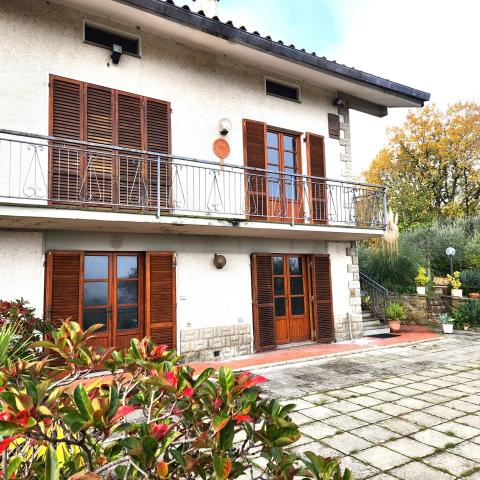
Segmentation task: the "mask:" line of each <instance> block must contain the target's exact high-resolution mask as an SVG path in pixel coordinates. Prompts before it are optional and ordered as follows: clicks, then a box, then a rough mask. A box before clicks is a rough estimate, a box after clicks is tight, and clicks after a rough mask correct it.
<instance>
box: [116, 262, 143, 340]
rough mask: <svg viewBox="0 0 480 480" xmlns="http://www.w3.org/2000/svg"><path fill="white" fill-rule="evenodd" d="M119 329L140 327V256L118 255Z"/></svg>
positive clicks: (117, 299)
mask: <svg viewBox="0 0 480 480" xmlns="http://www.w3.org/2000/svg"><path fill="white" fill-rule="evenodd" d="M116 272H117V278H116V320H117V331H119V330H132V329H135V328H138V326H139V321H138V279H139V277H138V257H137V256H136V255H118V256H117V265H116Z"/></svg>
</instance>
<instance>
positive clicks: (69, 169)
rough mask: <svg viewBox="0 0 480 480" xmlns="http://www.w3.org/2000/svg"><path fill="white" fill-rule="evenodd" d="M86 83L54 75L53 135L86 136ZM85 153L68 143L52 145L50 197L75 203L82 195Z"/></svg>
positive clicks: (51, 121)
mask: <svg viewBox="0 0 480 480" xmlns="http://www.w3.org/2000/svg"><path fill="white" fill-rule="evenodd" d="M82 96H83V84H82V83H81V82H77V81H75V80H68V79H64V78H58V77H53V76H51V77H50V135H52V136H55V137H59V138H68V139H71V140H83V112H82ZM81 162H82V153H81V150H80V149H79V148H73V149H72V147H71V146H69V145H68V144H66V145H65V144H60V143H58V144H53V145H52V148H51V149H50V182H49V184H50V185H49V189H50V195H49V196H50V198H51V199H52V200H53V201H54V202H53V203H58V202H55V201H56V200H62V201H63V203H65V202H67V203H69V204H70V203H71V204H75V203H76V202H77V201H78V199H79V189H80V186H81V183H82V176H81Z"/></svg>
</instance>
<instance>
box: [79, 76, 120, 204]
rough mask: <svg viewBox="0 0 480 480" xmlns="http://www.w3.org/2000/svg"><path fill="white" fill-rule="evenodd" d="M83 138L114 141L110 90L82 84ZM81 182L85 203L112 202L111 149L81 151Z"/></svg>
mask: <svg viewBox="0 0 480 480" xmlns="http://www.w3.org/2000/svg"><path fill="white" fill-rule="evenodd" d="M85 103H86V105H85V120H86V121H85V133H86V136H85V139H86V140H87V141H89V142H93V143H104V144H106V145H112V144H113V143H114V131H113V91H112V90H110V89H109V88H103V87H98V86H96V85H89V84H87V85H86V102H85ZM84 171H85V177H84V178H85V181H84V182H83V185H82V198H84V199H85V200H86V201H87V202H88V203H93V204H96V203H98V204H100V205H102V204H111V203H112V202H114V198H115V192H114V190H113V189H114V181H113V179H114V175H115V173H114V172H115V155H114V153H113V151H112V150H108V149H102V148H100V147H95V148H89V149H88V152H86V154H85V169H84Z"/></svg>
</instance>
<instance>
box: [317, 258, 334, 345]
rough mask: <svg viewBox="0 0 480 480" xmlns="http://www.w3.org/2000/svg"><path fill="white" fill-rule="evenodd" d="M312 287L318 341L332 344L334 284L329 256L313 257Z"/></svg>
mask: <svg viewBox="0 0 480 480" xmlns="http://www.w3.org/2000/svg"><path fill="white" fill-rule="evenodd" d="M312 287H313V314H314V319H315V333H316V340H317V342H319V343H330V342H332V341H333V340H334V331H333V307H332V282H331V275H330V257H329V256H328V255H313V257H312Z"/></svg>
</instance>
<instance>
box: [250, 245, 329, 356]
mask: <svg viewBox="0 0 480 480" xmlns="http://www.w3.org/2000/svg"><path fill="white" fill-rule="evenodd" d="M251 255H252V256H264V257H265V256H268V257H270V258H271V259H272V283H273V257H277V256H278V257H281V256H283V257H285V256H299V257H304V258H305V264H306V265H305V266H306V269H307V270H306V272H305V281H304V283H305V284H306V286H307V292H305V304H306V305H305V308H306V309H308V315H306V316H307V317H308V320H309V327H310V340H311V341H316V340H315V337H314V328H315V324H314V312H313V308H312V301H313V283H312V278H311V277H312V272H311V268H310V266H311V260H312V258H313V255H311V254H307V253H277V252H275V253H270V252H252V254H251ZM325 256H327V257H328V256H329V255H325ZM255 266H256V263H255V262H253V261H252V262H251V277H252V310H253V344H254V349H255V352H262V351H263V350H265V349H262V348H261V347H260V346H259V342H260V339H259V328H260V325H259V321H258V318H257V317H258V314H257V309H256V304H255V302H256V298H257V296H258V294H257V290H258V287H257V275H256V274H257V272H256V270H255ZM273 288H274V287H273ZM272 292H273V290H272ZM272 298H273V300H274V299H275V297H274V295H272ZM274 312H275V300H274ZM275 336H276V334H275ZM307 341H308V340H307ZM283 345H288V343H287V344H283ZM276 346H278V345H276Z"/></svg>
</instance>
